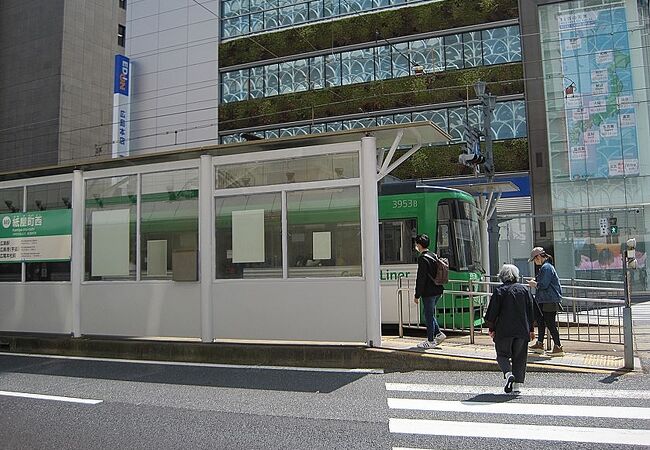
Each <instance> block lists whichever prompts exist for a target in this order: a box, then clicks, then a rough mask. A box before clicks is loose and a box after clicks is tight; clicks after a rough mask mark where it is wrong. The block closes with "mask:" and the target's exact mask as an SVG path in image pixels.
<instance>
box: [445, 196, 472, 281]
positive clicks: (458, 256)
mask: <svg viewBox="0 0 650 450" xmlns="http://www.w3.org/2000/svg"><path fill="white" fill-rule="evenodd" d="M480 239H481V237H480V233H479V226H478V216H477V214H476V208H475V207H474V206H473V205H472V204H470V203H468V202H463V201H460V200H447V201H444V202H441V203H440V204H439V205H438V245H437V252H438V254H439V255H440V256H441V257H444V258H447V259H449V267H450V268H451V269H453V270H457V271H468V270H472V271H473V270H483V268H482V267H481V240H480Z"/></svg>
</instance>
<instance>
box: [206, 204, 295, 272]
mask: <svg viewBox="0 0 650 450" xmlns="http://www.w3.org/2000/svg"><path fill="white" fill-rule="evenodd" d="M215 228H216V236H215V248H216V277H217V279H228V278H282V194H281V193H279V192H273V193H268V194H256V195H241V196H233V197H222V198H220V197H218V198H216V199H215Z"/></svg>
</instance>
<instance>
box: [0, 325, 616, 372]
mask: <svg viewBox="0 0 650 450" xmlns="http://www.w3.org/2000/svg"><path fill="white" fill-rule="evenodd" d="M2 353H26V354H38V355H44V356H47V355H55V356H77V357H91V358H92V357H95V358H113V359H132V360H148V361H172V362H187V363H213V364H232V365H260V366H286V367H318V368H345V369H384V370H386V371H396V372H408V371H414V370H430V371H443V370H444V371H490V372H497V371H498V370H499V368H498V366H497V364H496V361H494V360H487V359H481V358H472V357H465V356H452V355H444V354H431V353H425V352H414V351H406V350H396V349H390V348H382V347H374V348H373V347H366V346H361V345H357V346H355V345H296V344H243V343H200V342H178V341H164V342H161V341H150V340H137V339H129V340H124V339H103V338H91V337H82V338H72V337H69V336H33V335H29V336H23V335H10V336H7V335H5V336H0V355H1V354H2ZM528 371H530V372H569V373H608V374H609V373H612V370H604V369H592V368H585V367H567V366H559V365H549V364H535V363H529V364H528Z"/></svg>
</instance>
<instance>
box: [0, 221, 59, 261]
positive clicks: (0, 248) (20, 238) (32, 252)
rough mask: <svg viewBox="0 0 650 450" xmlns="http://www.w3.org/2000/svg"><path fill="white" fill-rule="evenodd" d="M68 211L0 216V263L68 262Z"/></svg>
mask: <svg viewBox="0 0 650 450" xmlns="http://www.w3.org/2000/svg"><path fill="white" fill-rule="evenodd" d="M71 243H72V210H71V209H57V210H52V211H35V212H26V213H13V214H2V215H0V263H2V262H4V263H20V262H47V261H69V260H70V256H71V248H72V246H71Z"/></svg>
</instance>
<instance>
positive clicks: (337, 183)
mask: <svg viewBox="0 0 650 450" xmlns="http://www.w3.org/2000/svg"><path fill="white" fill-rule="evenodd" d="M292 150H295V149H292ZM360 152H361V149H360V147H359V145H358V143H356V142H355V143H347V144H331V145H326V146H323V147H320V148H313V147H305V148H302V149H301V151H300V152H299V156H298V157H299V158H305V157H310V156H325V155H337V154H356V156H357V164H358V169H359V171H360V170H361V153H360ZM293 158H296V154H295V153H293V154H291V153H289V152H288V151H286V150H275V151H267V152H264V153H263V154H260V153H249V154H240V155H230V156H220V157H214V158H213V160H212V164H213V167H212V177H213V178H212V180H213V181H212V183H213V197H214V199H217V198H220V197H236V196H240V195H255V194H269V193H280V194H281V199H282V227H281V230H282V278H273V279H274V280H278V281H282V282H292V281H293V282H295V281H299V280H300V279H301V278H300V277H290V276H289V269H288V245H289V244H288V220H287V215H288V205H287V194H288V193H290V192H295V191H312V190H320V189H324V190H327V189H336V188H346V187H356V188H358V189H359V213H360V217H359V227H360V230H362V229H363V221H364V218H363V216H362V215H361V209H362V205H363V199H362V198H361V197H362V192H363V189H362V186H361V174H360V172H359V176H358V177H354V178H340V179H330V180H321V181H304V182H296V183H281V184H272V185H259V186H245V187H234V188H217V181H216V180H217V178H216V177H217V173H218V170H219V168H220V167H223V166H230V165H233V164H247V163H252V162H257V163H259V164H264V163H269V162H273V161H281V160H285V159H293ZM212 205H213V206H212V207H213V208H214V205H215V202H214V200H213V201H212ZM211 214H212V215H211V217H212V220H213V221H214V220H215V218H216V215H215V214H216V211H215V210H214V209H213V210H212V212H211ZM212 228H213V232H216V227H215V224H214V222H213V226H212ZM361 252H362V254H361V271H362V273H361V276H349V277H337V278H344V279H346V280H348V279H365V273H363V267H364V266H363V261H364V255H363V246H361ZM212 255H216V240H215V241H213V243H212ZM213 261H214V262H213V264H215V265H216V258H214V259H213ZM212 273H213V280H212V281H213V282H217V283H232V282H241V281H259V280H264V279H265V278H247V279H240V278H236V279H223V278H217V274H216V267H213V272H212ZM309 279H310V280H314V279H322V280H331V279H332V277H319V276H315V277H309Z"/></svg>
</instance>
